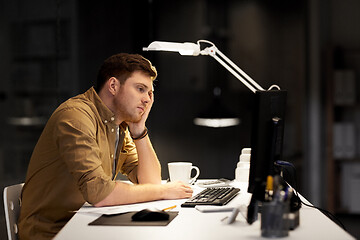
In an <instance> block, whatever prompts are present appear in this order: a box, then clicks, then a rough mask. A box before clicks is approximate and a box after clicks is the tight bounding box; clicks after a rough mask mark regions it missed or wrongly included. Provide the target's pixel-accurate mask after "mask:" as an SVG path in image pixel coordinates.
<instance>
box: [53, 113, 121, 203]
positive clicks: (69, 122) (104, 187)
mask: <svg viewBox="0 0 360 240" xmlns="http://www.w3.org/2000/svg"><path fill="white" fill-rule="evenodd" d="M58 114H61V115H62V116H61V117H60V118H58V119H59V120H58V123H57V128H56V130H55V131H54V137H55V139H56V142H57V145H58V149H59V154H60V159H61V160H62V161H64V162H65V164H66V166H67V168H68V170H69V172H70V173H71V175H72V176H73V177H74V180H75V182H76V184H77V186H78V188H79V190H80V192H81V194H82V196H83V197H84V200H85V201H87V202H89V203H90V204H95V203H98V202H100V201H101V200H103V199H104V198H105V197H106V196H108V195H109V194H110V193H111V192H112V191H113V190H114V188H115V182H114V181H112V179H111V176H109V175H108V174H106V173H105V171H104V169H103V166H102V160H101V157H103V156H102V154H101V152H100V147H99V144H98V142H97V138H96V134H97V131H98V129H97V125H96V124H97V123H96V120H95V119H94V118H92V117H91V116H90V115H89V114H87V112H86V111H84V110H83V109H76V108H71V109H64V110H63V111H61V112H59V113H58Z"/></svg>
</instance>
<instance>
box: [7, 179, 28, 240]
mask: <svg viewBox="0 0 360 240" xmlns="http://www.w3.org/2000/svg"><path fill="white" fill-rule="evenodd" d="M23 185H24V184H23V183H21V184H16V185H12V186H8V187H5V188H4V210H5V219H6V229H7V232H8V238H9V240H17V239H18V237H17V234H18V226H17V221H18V218H19V214H20V208H21V198H20V195H21V190H22V187H23Z"/></svg>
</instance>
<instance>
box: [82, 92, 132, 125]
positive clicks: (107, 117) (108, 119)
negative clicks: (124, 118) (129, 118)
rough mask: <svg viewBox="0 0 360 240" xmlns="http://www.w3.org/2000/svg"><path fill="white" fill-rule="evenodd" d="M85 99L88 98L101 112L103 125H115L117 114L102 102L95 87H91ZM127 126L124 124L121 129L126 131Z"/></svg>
mask: <svg viewBox="0 0 360 240" xmlns="http://www.w3.org/2000/svg"><path fill="white" fill-rule="evenodd" d="M84 95H85V97H87V98H88V99H89V100H90V101H91V102H93V103H94V105H95V107H96V109H97V110H98V112H99V115H100V117H101V119H102V121H103V123H105V124H107V123H113V122H114V121H115V114H114V113H113V112H112V111H111V110H110V109H109V108H108V107H107V106H106V105H105V104H104V102H103V101H102V100H101V98H100V97H99V95H98V94H97V92H96V91H95V89H94V87H91V88H90V89H89V90H87V91H86V92H85V93H84ZM127 126H128V125H127V124H126V123H125V122H122V123H121V124H120V127H121V128H122V129H123V130H125V129H126V128H127Z"/></svg>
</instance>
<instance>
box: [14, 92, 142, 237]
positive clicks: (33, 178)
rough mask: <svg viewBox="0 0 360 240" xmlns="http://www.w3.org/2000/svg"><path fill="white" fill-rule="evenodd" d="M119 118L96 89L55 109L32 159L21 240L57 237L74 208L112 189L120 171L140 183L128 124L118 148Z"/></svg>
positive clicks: (20, 231)
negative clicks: (116, 122)
mask: <svg viewBox="0 0 360 240" xmlns="http://www.w3.org/2000/svg"><path fill="white" fill-rule="evenodd" d="M114 121H115V117H114V114H113V113H112V112H111V111H110V110H109V109H108V108H107V107H106V106H105V105H104V103H103V102H102V101H101V99H100V98H99V96H98V95H97V93H96V92H95V90H94V88H90V89H89V90H88V91H87V92H85V93H84V94H80V95H78V96H76V97H73V98H71V99H69V100H67V101H66V102H64V103H63V104H61V105H60V106H59V107H58V108H57V109H56V110H55V112H54V113H53V114H52V116H51V117H50V119H49V121H48V122H47V124H46V126H45V128H44V130H43V133H42V134H41V136H40V138H39V141H38V143H37V144H36V147H35V149H34V152H33V154H32V156H31V160H30V163H29V168H28V172H27V176H26V181H25V185H24V188H23V192H22V207H21V213H20V218H19V234H20V239H21V240H25V239H37V240H41V239H51V238H52V237H54V235H55V234H56V233H57V232H58V231H59V230H60V229H61V228H62V227H63V226H64V225H65V224H66V222H67V221H68V220H69V219H70V218H71V217H72V216H73V214H74V212H73V211H75V210H78V209H79V208H80V207H81V206H82V205H83V204H84V203H85V202H89V203H91V204H95V203H97V202H99V201H101V200H103V199H104V198H105V197H106V196H108V195H109V194H110V193H111V192H112V191H113V189H114V187H115V181H114V179H115V178H116V175H117V173H118V172H121V173H122V174H124V175H127V176H128V178H129V179H130V180H131V181H132V182H137V177H136V176H137V152H136V148H135V144H134V142H133V141H132V139H131V137H130V134H129V131H128V128H127V125H126V124H124V123H123V124H121V125H120V135H119V144H118V148H117V152H115V142H116V134H117V131H116V128H117V127H118V126H117V125H116V124H115V123H114ZM114 156H115V161H116V169H115V173H116V174H115V176H113V167H114Z"/></svg>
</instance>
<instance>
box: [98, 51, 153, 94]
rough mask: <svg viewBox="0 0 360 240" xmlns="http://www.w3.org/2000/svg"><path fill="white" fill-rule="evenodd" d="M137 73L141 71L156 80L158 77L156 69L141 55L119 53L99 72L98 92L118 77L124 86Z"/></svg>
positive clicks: (107, 60) (106, 62) (104, 64)
mask: <svg viewBox="0 0 360 240" xmlns="http://www.w3.org/2000/svg"><path fill="white" fill-rule="evenodd" d="M135 71H141V72H143V73H145V74H147V75H148V76H149V77H151V80H155V78H156V76H157V71H156V68H155V67H154V66H153V65H152V64H151V62H150V61H149V60H147V59H146V58H144V57H143V56H141V55H139V54H129V53H119V54H115V55H113V56H111V57H109V58H108V59H106V60H105V61H104V63H103V64H102V66H101V67H100V70H99V72H98V76H97V81H96V85H95V90H96V92H99V91H100V90H101V88H102V87H103V86H104V84H105V82H106V81H107V80H108V79H109V78H111V77H116V78H117V79H118V80H119V81H120V84H123V83H124V82H125V81H126V79H128V78H129V77H130V76H131V74H132V73H133V72H135Z"/></svg>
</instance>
